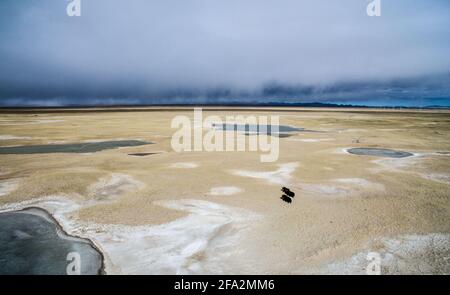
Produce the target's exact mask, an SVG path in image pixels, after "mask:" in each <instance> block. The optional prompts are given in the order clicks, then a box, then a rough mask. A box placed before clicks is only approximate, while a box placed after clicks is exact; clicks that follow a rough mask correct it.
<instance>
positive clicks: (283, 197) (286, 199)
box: [280, 195, 292, 203]
mask: <svg viewBox="0 0 450 295" xmlns="http://www.w3.org/2000/svg"><path fill="white" fill-rule="evenodd" d="M280 199H282V200H283V201H285V202H286V203H292V199H291V198H289V197H288V196H286V195H282V196H281V198H280Z"/></svg>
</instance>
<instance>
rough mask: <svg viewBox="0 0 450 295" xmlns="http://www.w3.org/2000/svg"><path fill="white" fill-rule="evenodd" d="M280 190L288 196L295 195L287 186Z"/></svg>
mask: <svg viewBox="0 0 450 295" xmlns="http://www.w3.org/2000/svg"><path fill="white" fill-rule="evenodd" d="M281 191H282V192H283V193H285V194H286V195H288V196H289V197H291V198H293V197H295V193H294V192H293V191H291V190H290V189H288V188H287V187H284V186H283V188H282V189H281Z"/></svg>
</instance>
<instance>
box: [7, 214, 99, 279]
mask: <svg viewBox="0 0 450 295" xmlns="http://www.w3.org/2000/svg"><path fill="white" fill-rule="evenodd" d="M69 253H71V254H69ZM73 253H75V254H73ZM77 253H78V254H77ZM68 255H69V256H68ZM70 255H72V256H70ZM73 255H76V256H78V255H79V256H78V257H79V258H80V260H79V262H80V263H79V264H77V265H78V266H79V268H76V269H75V270H77V269H79V273H80V274H91V275H95V274H101V273H102V265H103V262H102V261H103V258H102V255H101V253H100V252H99V251H98V250H97V249H96V248H95V247H94V246H93V245H92V244H91V242H90V241H89V240H86V239H81V238H77V237H72V236H68V235H66V234H65V233H64V231H63V230H62V229H61V228H60V226H59V225H58V224H57V223H56V221H55V220H54V219H53V218H52V217H51V216H50V215H49V214H48V213H47V212H46V211H44V210H42V209H39V208H29V209H25V210H21V211H14V212H4V213H0V275H5V274H29V275H38V274H39V275H40V274H44V275H65V274H67V268H68V266H69V269H71V270H72V271H73V270H74V269H73V268H71V265H70V263H71V262H74V258H72V257H73ZM78 266H76V267H78Z"/></svg>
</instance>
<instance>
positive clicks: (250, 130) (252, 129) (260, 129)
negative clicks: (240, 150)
mask: <svg viewBox="0 0 450 295" xmlns="http://www.w3.org/2000/svg"><path fill="white" fill-rule="evenodd" d="M213 127H215V128H217V129H218V130H225V131H238V132H244V133H245V134H246V135H253V134H267V135H273V136H278V137H289V136H291V135H292V132H296V131H305V129H304V128H297V127H292V126H287V125H252V124H213Z"/></svg>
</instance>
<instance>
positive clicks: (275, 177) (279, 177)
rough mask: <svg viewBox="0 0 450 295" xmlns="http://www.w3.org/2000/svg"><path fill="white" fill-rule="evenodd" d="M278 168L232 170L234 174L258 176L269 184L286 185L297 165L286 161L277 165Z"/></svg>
mask: <svg viewBox="0 0 450 295" xmlns="http://www.w3.org/2000/svg"><path fill="white" fill-rule="evenodd" d="M278 166H279V167H280V168H279V169H278V170H275V171H269V172H260V171H248V170H232V171H231V172H232V173H233V174H235V175H239V176H244V177H251V178H258V179H263V180H266V181H267V182H268V183H270V184H283V185H287V184H288V183H289V181H290V179H291V178H292V175H291V174H292V173H293V172H294V171H295V169H296V168H297V167H298V163H297V162H293V163H286V164H281V165H278Z"/></svg>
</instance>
